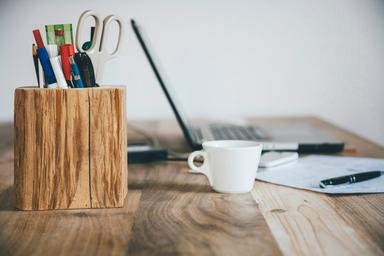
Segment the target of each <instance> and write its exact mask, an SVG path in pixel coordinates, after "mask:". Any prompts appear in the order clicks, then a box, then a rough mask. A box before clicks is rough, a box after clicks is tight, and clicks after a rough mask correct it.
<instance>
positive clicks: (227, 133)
mask: <svg viewBox="0 0 384 256" xmlns="http://www.w3.org/2000/svg"><path fill="white" fill-rule="evenodd" d="M209 128H210V131H211V133H212V136H213V138H214V139H215V140H261V139H265V136H264V134H263V133H262V132H261V131H259V130H258V129H255V128H254V127H246V126H237V125H217V124H214V125H210V127H209ZM195 135H196V137H198V139H199V140H202V139H203V133H202V131H201V130H200V129H196V130H195Z"/></svg>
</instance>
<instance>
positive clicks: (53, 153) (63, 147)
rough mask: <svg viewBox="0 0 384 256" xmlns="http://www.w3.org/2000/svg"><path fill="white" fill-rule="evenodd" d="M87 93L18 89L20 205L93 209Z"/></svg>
mask: <svg viewBox="0 0 384 256" xmlns="http://www.w3.org/2000/svg"><path fill="white" fill-rule="evenodd" d="M88 105H89V98H88V93H87V91H74V90H36V89H16V92H15V133H14V136H15V141H17V142H18V143H15V148H14V150H15V189H16V195H17V198H16V207H18V208H20V209H25V210H48V209H60V208H88V207H90V192H89V157H88V154H89V153H88V152H89V132H88V129H89V114H88V108H89V106H88Z"/></svg>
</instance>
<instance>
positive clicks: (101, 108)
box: [90, 88, 128, 208]
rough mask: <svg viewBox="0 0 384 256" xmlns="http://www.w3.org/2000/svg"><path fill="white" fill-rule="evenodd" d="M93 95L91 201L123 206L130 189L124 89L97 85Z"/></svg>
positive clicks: (101, 206)
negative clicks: (99, 87) (101, 87)
mask: <svg viewBox="0 0 384 256" xmlns="http://www.w3.org/2000/svg"><path fill="white" fill-rule="evenodd" d="M91 98H92V100H91V108H90V109H91V112H90V118H91V120H90V126H91V127H92V128H91V134H90V137H91V144H90V147H91V154H90V155H91V194H92V197H91V204H92V207H94V208H105V207H122V206H123V203H124V198H125V195H126V194H127V189H128V185H127V181H128V170H127V153H126V152H127V151H126V150H127V131H126V115H125V91H124V89H122V88H116V89H110V90H102V89H98V88H95V89H94V90H92V96H91ZM113 170H121V171H118V172H116V171H113Z"/></svg>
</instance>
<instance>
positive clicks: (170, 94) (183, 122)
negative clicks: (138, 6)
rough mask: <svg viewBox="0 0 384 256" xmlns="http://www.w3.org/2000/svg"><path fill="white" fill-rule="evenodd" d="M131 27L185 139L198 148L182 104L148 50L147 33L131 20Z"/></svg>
mask: <svg viewBox="0 0 384 256" xmlns="http://www.w3.org/2000/svg"><path fill="white" fill-rule="evenodd" d="M131 26H132V28H133V31H134V32H135V35H136V37H137V39H138V40H139V43H140V46H141V48H142V49H143V51H144V53H145V56H146V57H147V60H148V62H149V64H150V65H151V68H152V70H153V72H154V73H155V76H156V78H157V80H158V82H159V83H160V86H161V88H162V89H163V91H164V93H165V95H166V97H167V100H168V102H169V104H170V105H171V108H172V110H173V112H174V114H175V116H176V119H177V122H178V123H179V125H180V127H181V129H182V131H183V133H184V136H185V138H186V139H187V140H188V143H189V144H190V145H191V146H192V147H196V145H195V143H194V140H193V136H192V135H191V133H190V130H189V128H190V127H191V126H190V124H189V122H188V120H187V118H186V116H185V114H184V112H183V111H182V108H181V106H180V103H179V102H178V101H177V97H176V95H175V92H174V90H173V89H172V88H171V87H169V86H168V85H166V84H165V82H164V78H163V77H162V76H161V75H160V72H159V66H160V65H159V63H158V62H155V59H154V58H153V54H151V53H150V52H149V50H148V39H147V37H145V40H144V38H143V35H144V34H145V33H143V31H142V30H141V28H139V27H138V26H137V23H136V22H135V21H134V20H131ZM151 52H152V50H151ZM152 53H153V52H152Z"/></svg>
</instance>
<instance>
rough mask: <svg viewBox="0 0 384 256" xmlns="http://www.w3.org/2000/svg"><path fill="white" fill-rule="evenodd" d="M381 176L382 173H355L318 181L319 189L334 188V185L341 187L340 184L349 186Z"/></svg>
mask: <svg viewBox="0 0 384 256" xmlns="http://www.w3.org/2000/svg"><path fill="white" fill-rule="evenodd" d="M382 174H383V172H382V171H370V172H360V173H355V174H352V175H345V176H340V177H335V178H331V179H326V180H322V181H320V187H321V188H326V187H327V186H335V185H341V184H351V183H356V182H361V181H365V180H370V179H374V178H377V177H380V176H381V175H382Z"/></svg>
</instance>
